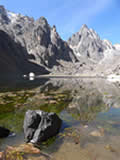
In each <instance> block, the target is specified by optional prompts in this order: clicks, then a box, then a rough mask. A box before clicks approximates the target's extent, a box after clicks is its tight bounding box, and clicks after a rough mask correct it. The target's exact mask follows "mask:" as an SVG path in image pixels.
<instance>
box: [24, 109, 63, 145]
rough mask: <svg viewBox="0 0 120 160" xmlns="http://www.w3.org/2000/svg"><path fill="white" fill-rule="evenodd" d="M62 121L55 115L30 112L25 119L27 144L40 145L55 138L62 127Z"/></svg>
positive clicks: (38, 111) (39, 111) (37, 111)
mask: <svg viewBox="0 0 120 160" xmlns="http://www.w3.org/2000/svg"><path fill="white" fill-rule="evenodd" d="M61 124H62V120H61V119H60V118H59V117H58V116H57V115H56V114H55V113H47V112H43V111H41V110H36V111H33V110H28V111H27V112H26V115H25V119H24V126H23V128H24V137H25V142H31V143H38V144H39V143H40V142H42V141H45V140H47V139H48V138H50V137H52V136H55V135H56V134H57V133H58V132H59V130H60V127H61Z"/></svg>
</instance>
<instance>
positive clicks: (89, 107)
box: [0, 78, 120, 160]
mask: <svg viewBox="0 0 120 160" xmlns="http://www.w3.org/2000/svg"><path fill="white" fill-rule="evenodd" d="M0 86H1V87H0V126H4V127H7V128H9V129H10V130H12V131H13V132H15V133H16V136H15V137H8V138H5V139H0V150H2V149H4V148H5V147H6V146H7V145H12V146H17V145H19V144H22V143H23V142H24V136H23V120H24V115H25V112H26V111H27V110H28V109H32V110H35V109H41V110H44V111H48V112H56V113H57V114H58V115H59V116H60V118H61V119H62V120H63V124H62V128H61V131H60V134H59V135H58V136H57V137H54V138H52V139H50V140H49V141H48V142H46V143H45V144H42V145H41V146H40V148H41V149H42V150H44V151H46V152H48V153H50V154H51V155H52V156H53V157H54V158H55V159H56V160H119V159H120V88H119V87H118V86H116V85H115V84H111V83H109V82H108V81H106V80H105V79H72V78H71V79H70V78H69V79H62V78H61V79H55V78H54V79H36V80H34V81H29V80H23V81H16V82H14V81H10V82H5V81H4V82H0ZM36 160H37V158H36Z"/></svg>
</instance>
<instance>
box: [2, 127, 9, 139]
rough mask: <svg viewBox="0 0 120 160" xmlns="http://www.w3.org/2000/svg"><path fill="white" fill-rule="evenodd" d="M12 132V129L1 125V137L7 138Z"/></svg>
mask: <svg viewBox="0 0 120 160" xmlns="http://www.w3.org/2000/svg"><path fill="white" fill-rule="evenodd" d="M9 134H10V130H9V129H6V128H4V127H0V138H5V137H7V136H9Z"/></svg>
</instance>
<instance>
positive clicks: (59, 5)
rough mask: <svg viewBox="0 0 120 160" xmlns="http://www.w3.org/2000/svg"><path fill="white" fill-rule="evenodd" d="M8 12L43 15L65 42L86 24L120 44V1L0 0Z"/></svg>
mask: <svg viewBox="0 0 120 160" xmlns="http://www.w3.org/2000/svg"><path fill="white" fill-rule="evenodd" d="M0 4H1V5H4V6H5V8H7V9H8V10H10V11H13V12H16V13H21V14H24V15H28V16H31V17H34V18H35V19H37V18H39V17H41V16H44V17H46V18H47V20H48V23H49V24H50V25H53V24H55V25H56V27H57V31H58V33H59V34H60V36H61V37H62V38H63V39H64V40H67V39H68V38H69V37H70V36H71V35H72V34H73V33H75V32H77V31H79V30H80V27H81V26H82V24H87V25H88V27H90V28H93V29H95V30H96V32H97V33H98V34H99V35H100V37H101V38H102V39H109V40H110V41H111V42H112V43H120V0H20V1H19V0H0Z"/></svg>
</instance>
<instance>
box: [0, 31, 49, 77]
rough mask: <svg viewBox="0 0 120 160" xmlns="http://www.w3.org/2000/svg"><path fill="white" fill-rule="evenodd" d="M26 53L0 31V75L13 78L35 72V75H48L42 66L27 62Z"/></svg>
mask: <svg viewBox="0 0 120 160" xmlns="http://www.w3.org/2000/svg"><path fill="white" fill-rule="evenodd" d="M27 55H28V53H27V51H26V50H25V48H23V47H22V46H21V45H20V44H19V43H16V42H14V41H13V39H12V38H11V37H10V36H9V35H8V34H7V33H5V32H4V31H2V30H0V75H1V76H3V77H4V76H7V77H10V76H13V75H16V76H17V75H22V74H28V73H29V72H35V73H36V74H48V73H49V72H48V71H47V70H46V69H45V68H44V67H42V66H40V65H36V64H34V63H32V62H29V61H28V59H27Z"/></svg>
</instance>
